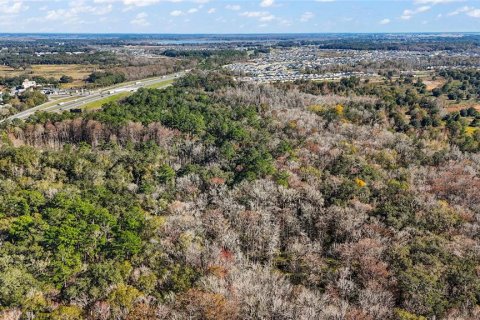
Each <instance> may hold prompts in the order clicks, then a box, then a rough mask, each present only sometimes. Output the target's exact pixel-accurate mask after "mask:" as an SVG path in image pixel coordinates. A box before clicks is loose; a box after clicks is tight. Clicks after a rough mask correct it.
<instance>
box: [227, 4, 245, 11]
mask: <svg viewBox="0 0 480 320" xmlns="http://www.w3.org/2000/svg"><path fill="white" fill-rule="evenodd" d="M225 9H228V10H233V11H238V10H240V9H242V7H240V6H239V5H238V4H227V5H226V6H225Z"/></svg>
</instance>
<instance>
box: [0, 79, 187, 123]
mask: <svg viewBox="0 0 480 320" xmlns="http://www.w3.org/2000/svg"><path fill="white" fill-rule="evenodd" d="M184 74H185V72H179V73H174V74H170V75H166V76H162V77H155V78H147V79H144V80H137V81H130V82H126V83H121V84H117V85H115V86H111V87H106V88H101V89H98V90H95V91H91V92H90V93H89V94H78V98H76V99H75V96H71V97H68V98H69V100H68V101H65V102H61V100H62V99H59V100H58V103H55V102H54V101H49V102H46V103H44V104H41V105H39V106H36V107H33V108H30V109H28V110H24V111H22V112H19V113H16V114H14V115H12V116H10V117H8V118H5V119H3V120H0V123H2V122H4V121H8V120H13V119H25V118H28V117H29V116H31V115H33V114H34V113H35V112H37V111H48V112H54V111H66V110H71V109H80V108H82V107H83V106H85V105H87V104H89V103H92V102H95V101H98V100H103V99H106V98H108V97H110V96H114V95H117V94H119V93H122V92H135V91H137V90H138V89H140V88H143V87H148V86H152V85H156V84H160V83H162V82H165V81H169V80H173V79H175V78H178V77H181V76H183V75H184ZM166 86H167V85H166ZM70 99H73V100H70Z"/></svg>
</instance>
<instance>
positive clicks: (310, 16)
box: [300, 11, 315, 22]
mask: <svg viewBox="0 0 480 320" xmlns="http://www.w3.org/2000/svg"><path fill="white" fill-rule="evenodd" d="M314 16H315V15H314V14H313V12H310V11H307V12H304V13H303V14H302V16H301V17H300V21H301V22H307V21H310V20H311V19H313V17H314Z"/></svg>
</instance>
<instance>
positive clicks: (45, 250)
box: [0, 71, 480, 320]
mask: <svg viewBox="0 0 480 320" xmlns="http://www.w3.org/2000/svg"><path fill="white" fill-rule="evenodd" d="M475 76H476V75H475ZM451 77H454V78H457V76H455V75H451ZM476 118H479V115H478V113H476V111H475V110H465V111H462V112H458V113H454V114H447V113H446V112H445V110H443V109H442V106H440V105H438V103H437V100H436V97H435V96H434V95H433V92H431V91H430V90H427V89H426V86H425V85H424V84H423V83H422V82H421V81H417V80H415V79H413V78H410V77H402V78H399V79H395V80H394V79H390V80H385V82H384V83H383V82H382V83H370V82H365V81H363V80H360V79H357V78H348V79H343V80H342V81H340V82H321V83H313V82H296V83H290V84H287V83H283V84H280V83H279V84H276V85H257V84H246V83H238V82H236V81H234V80H233V78H231V77H230V76H229V75H226V74H223V73H218V72H213V71H212V72H196V73H192V74H189V75H187V76H185V77H183V78H181V79H178V80H177V81H176V83H175V84H174V86H172V87H169V88H167V89H163V90H157V89H142V90H140V91H139V92H137V93H135V94H134V95H132V96H130V97H127V98H125V99H124V100H122V101H120V102H115V103H109V104H107V105H105V106H104V107H103V108H102V109H101V110H99V111H97V112H90V113H83V114H74V113H68V112H66V113H62V114H48V113H38V114H36V115H34V116H32V117H31V118H29V119H28V120H27V121H25V122H21V121H18V122H15V123H11V124H4V125H3V129H2V131H1V132H2V133H1V142H0V312H1V315H2V317H3V319H332V320H334V319H348V320H359V319H360V320H362V319H363V320H374V319H400V320H422V319H424V320H425V319H478V318H480V277H479V275H480V255H479V252H478V247H479V239H478V230H479V227H480V224H479V217H480V196H479V192H478V188H479V187H480V180H479V172H480V157H479V156H478V151H479V150H480V135H479V134H478V133H472V132H471V130H469V129H468V128H469V127H470V121H471V120H473V119H476ZM477 132H478V131H477Z"/></svg>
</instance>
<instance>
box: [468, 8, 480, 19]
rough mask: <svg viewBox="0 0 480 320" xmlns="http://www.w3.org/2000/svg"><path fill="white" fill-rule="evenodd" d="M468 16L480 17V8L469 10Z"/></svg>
mask: <svg viewBox="0 0 480 320" xmlns="http://www.w3.org/2000/svg"><path fill="white" fill-rule="evenodd" d="M467 16H470V17H472V18H480V9H473V10H470V11H469V12H467Z"/></svg>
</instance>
